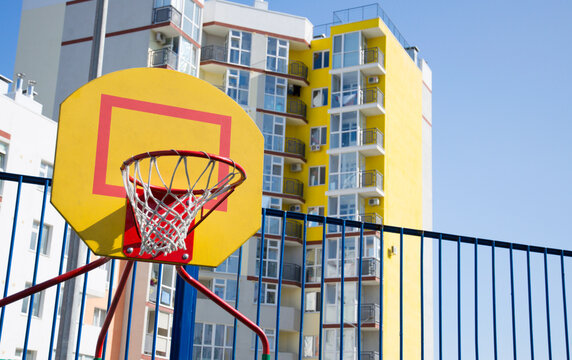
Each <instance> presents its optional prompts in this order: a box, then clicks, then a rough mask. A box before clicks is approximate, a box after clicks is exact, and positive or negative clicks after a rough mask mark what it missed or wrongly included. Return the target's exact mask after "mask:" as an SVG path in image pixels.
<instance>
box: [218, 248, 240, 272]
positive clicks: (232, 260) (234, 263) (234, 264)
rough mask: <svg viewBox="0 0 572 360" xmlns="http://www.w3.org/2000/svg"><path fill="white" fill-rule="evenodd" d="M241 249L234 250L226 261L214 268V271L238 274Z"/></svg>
mask: <svg viewBox="0 0 572 360" xmlns="http://www.w3.org/2000/svg"><path fill="white" fill-rule="evenodd" d="M239 251H240V249H239V250H236V251H235V252H233V253H232V254H231V255H230V256H229V257H228V258H226V260H225V261H223V262H222V264H220V265H219V266H218V267H217V268H216V269H214V271H215V272H220V273H231V274H236V273H237V272H238V261H239V256H238V252H239Z"/></svg>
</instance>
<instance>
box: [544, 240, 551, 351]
mask: <svg viewBox="0 0 572 360" xmlns="http://www.w3.org/2000/svg"><path fill="white" fill-rule="evenodd" d="M544 289H545V291H546V333H547V335H548V359H549V360H552V336H551V334H550V294H549V290H548V252H547V249H546V248H544Z"/></svg>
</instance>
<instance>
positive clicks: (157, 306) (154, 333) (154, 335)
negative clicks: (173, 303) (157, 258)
mask: <svg viewBox="0 0 572 360" xmlns="http://www.w3.org/2000/svg"><path fill="white" fill-rule="evenodd" d="M162 284H163V264H159V275H158V279H157V293H156V294H155V320H154V324H153V347H152V350H151V359H152V360H155V358H156V355H155V351H156V350H157V327H158V325H159V324H158V322H159V301H161V286H162Z"/></svg>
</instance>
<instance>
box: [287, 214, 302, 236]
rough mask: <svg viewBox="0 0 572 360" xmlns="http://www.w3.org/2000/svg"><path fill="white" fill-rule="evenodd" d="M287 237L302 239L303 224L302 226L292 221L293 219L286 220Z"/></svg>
mask: <svg viewBox="0 0 572 360" xmlns="http://www.w3.org/2000/svg"><path fill="white" fill-rule="evenodd" d="M286 236H290V237H295V238H297V239H301V238H302V224H300V223H299V222H297V221H295V220H292V219H288V220H286Z"/></svg>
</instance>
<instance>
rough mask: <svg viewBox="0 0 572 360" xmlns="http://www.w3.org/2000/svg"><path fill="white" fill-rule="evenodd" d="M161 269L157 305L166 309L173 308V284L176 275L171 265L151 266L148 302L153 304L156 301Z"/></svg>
mask: <svg viewBox="0 0 572 360" xmlns="http://www.w3.org/2000/svg"><path fill="white" fill-rule="evenodd" d="M160 266H162V267H163V274H162V275H163V276H162V280H161V293H160V295H159V304H161V305H163V306H167V307H173V306H174V304H175V282H176V274H175V267H174V266H173V265H162V264H153V266H152V267H151V276H150V279H151V280H150V286H149V301H150V302H152V303H154V302H155V301H156V299H157V284H158V282H159V267H160Z"/></svg>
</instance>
